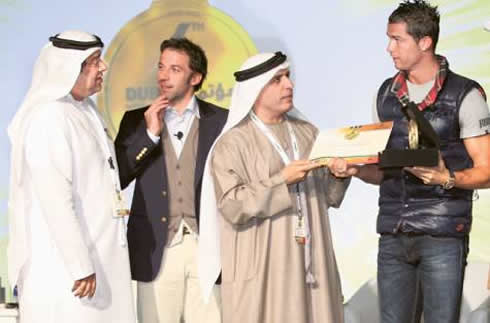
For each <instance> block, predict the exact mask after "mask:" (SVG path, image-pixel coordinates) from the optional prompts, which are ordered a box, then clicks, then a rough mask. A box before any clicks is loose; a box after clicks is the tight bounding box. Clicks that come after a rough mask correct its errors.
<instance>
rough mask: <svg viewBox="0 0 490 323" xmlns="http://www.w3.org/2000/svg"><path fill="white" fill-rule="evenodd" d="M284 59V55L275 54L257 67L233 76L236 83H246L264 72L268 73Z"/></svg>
mask: <svg viewBox="0 0 490 323" xmlns="http://www.w3.org/2000/svg"><path fill="white" fill-rule="evenodd" d="M286 58H287V57H286V55H284V54H283V53H281V52H276V54H275V55H274V56H273V57H271V58H269V59H268V60H266V61H265V62H263V63H261V64H259V65H257V66H254V67H251V68H249V69H246V70H243V71H238V72H235V73H234V74H233V75H234V76H235V80H236V81H237V82H242V81H246V80H248V79H251V78H252V77H256V76H258V75H260V74H264V73H265V72H268V71H270V70H272V69H273V68H275V67H277V66H279V65H281V64H282V63H284V62H285V61H286Z"/></svg>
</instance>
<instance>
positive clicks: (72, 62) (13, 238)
mask: <svg viewBox="0 0 490 323" xmlns="http://www.w3.org/2000/svg"><path fill="white" fill-rule="evenodd" d="M49 40H50V41H49V42H48V43H47V44H46V45H45V46H44V47H43V48H42V49H41V53H40V55H39V57H38V59H37V61H36V63H35V65H34V70H33V74H32V81H31V87H30V88H29V91H28V92H27V94H26V96H25V98H24V101H23V102H22V104H21V106H20V108H19V109H18V110H17V113H16V114H15V116H14V118H13V119H12V121H11V123H10V125H9V127H8V129H7V131H8V135H9V138H10V144H11V153H10V159H11V161H10V187H9V202H8V213H9V247H8V250H7V253H8V258H9V280H10V282H11V284H12V285H15V284H16V283H17V277H18V274H19V272H20V270H21V268H22V266H23V265H24V263H25V260H26V257H27V251H26V244H25V239H26V224H25V221H24V219H25V216H24V215H25V211H26V210H27V207H28V206H29V204H30V201H28V196H27V194H24V193H25V189H24V187H23V169H24V166H25V164H24V138H25V135H26V130H27V128H28V126H29V123H30V120H31V117H32V115H33V113H34V112H36V111H37V110H38V109H40V107H45V106H46V104H47V103H49V102H54V101H56V100H58V99H61V98H63V97H64V96H66V95H68V94H69V93H70V91H71V90H72V88H73V86H74V85H75V82H76V80H77V78H78V75H79V74H80V71H81V67H82V63H83V62H84V61H85V60H86V59H87V57H89V56H90V55H91V54H92V53H94V52H95V51H97V50H99V49H101V48H102V47H103V46H104V44H103V43H102V41H101V40H100V38H99V37H97V36H94V35H92V34H89V33H86V32H82V31H65V32H63V33H61V34H58V35H56V36H53V37H50V39H49ZM13 246H15V248H14V247H13Z"/></svg>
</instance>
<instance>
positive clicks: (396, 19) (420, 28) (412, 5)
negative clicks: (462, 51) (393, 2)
mask: <svg viewBox="0 0 490 323" xmlns="http://www.w3.org/2000/svg"><path fill="white" fill-rule="evenodd" d="M439 20H440V16H439V12H438V11H437V6H431V5H430V4H429V3H427V2H426V1H425V0H412V1H410V0H405V1H403V2H401V3H400V4H399V5H398V8H396V9H395V11H393V12H392V13H391V15H390V18H389V19H388V23H390V24H396V23H402V22H404V23H406V24H407V33H408V34H409V35H410V36H412V37H413V38H414V39H415V40H416V41H419V40H421V39H422V38H424V37H425V36H428V37H430V38H431V39H432V50H433V51H435V50H436V45H437V41H438V40H439Z"/></svg>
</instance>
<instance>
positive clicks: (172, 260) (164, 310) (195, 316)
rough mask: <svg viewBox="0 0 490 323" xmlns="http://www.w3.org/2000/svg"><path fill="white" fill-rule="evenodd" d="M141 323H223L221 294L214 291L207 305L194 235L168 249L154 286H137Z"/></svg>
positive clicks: (142, 284)
mask: <svg viewBox="0 0 490 323" xmlns="http://www.w3.org/2000/svg"><path fill="white" fill-rule="evenodd" d="M137 308H138V322H139V323H181V322H185V323H221V293H220V289H219V287H218V286H215V287H214V291H213V295H212V297H211V298H210V300H209V302H208V304H205V303H204V301H203V298H202V296H201V289H200V287H199V280H198V276H197V241H196V239H195V238H194V237H193V235H191V234H186V235H184V236H183V238H182V241H181V242H180V243H178V244H176V245H174V246H172V247H169V248H165V251H164V253H163V257H162V265H161V267H160V272H159V273H158V275H157V277H156V278H155V280H154V281H152V282H148V283H145V282H138V285H137Z"/></svg>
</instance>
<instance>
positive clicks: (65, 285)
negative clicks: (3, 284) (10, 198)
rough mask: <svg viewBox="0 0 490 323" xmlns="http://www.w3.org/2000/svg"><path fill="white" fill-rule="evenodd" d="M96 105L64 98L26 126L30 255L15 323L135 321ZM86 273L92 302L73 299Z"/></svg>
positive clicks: (20, 284) (39, 112)
mask: <svg viewBox="0 0 490 323" xmlns="http://www.w3.org/2000/svg"><path fill="white" fill-rule="evenodd" d="M94 107H95V106H94V104H93V102H92V101H91V100H90V99H86V100H84V101H82V102H78V101H75V100H74V99H73V98H72V97H71V96H70V95H68V96H66V97H64V98H62V99H60V100H58V101H56V102H53V103H50V104H47V105H45V106H43V107H41V108H39V109H37V110H36V112H35V115H33V116H32V119H31V121H30V123H29V127H28V130H27V136H26V139H25V142H24V144H25V162H24V163H25V165H24V167H25V171H26V172H25V175H26V176H25V177H24V179H23V181H24V182H23V187H24V190H25V191H24V195H25V196H26V197H27V199H26V203H27V205H28V211H27V212H26V219H25V221H24V222H25V223H26V227H27V228H26V229H27V241H26V243H27V248H28V250H30V252H29V253H28V256H27V263H26V264H25V265H24V266H23V267H22V271H21V273H20V275H19V280H18V287H19V304H20V319H21V323H27V322H43V323H58V322H60V323H61V322H63V323H64V322H70V323H77V322H80V323H82V322H83V323H86V322H100V323H108V322H117V323H126V322H127V323H130V322H131V323H133V322H135V315H134V307H133V297H132V290H131V277H130V269H129V257H128V250H127V247H126V246H125V245H123V244H124V242H125V239H126V238H125V235H124V229H123V227H124V223H123V222H122V220H121V219H117V218H115V217H113V215H114V214H115V202H114V193H115V187H114V180H113V178H112V177H111V172H113V171H112V170H111V168H110V167H109V162H108V160H107V153H108V152H110V154H111V155H112V160H113V161H114V163H115V160H116V158H115V154H114V148H113V144H112V140H111V139H110V138H109V137H108V136H105V137H106V138H102V136H100V135H98V134H99V133H100V134H103V133H104V132H103V131H102V132H100V130H101V128H102V127H103V124H102V122H101V119H100V116H98V115H93V114H92V111H91V110H90V109H94ZM94 111H95V110H94ZM108 143H109V145H107V144H108ZM104 145H105V146H104ZM107 147H109V149H107ZM116 166H117V165H116ZM92 273H95V274H96V280H97V288H96V292H95V296H94V297H93V298H92V299H88V298H83V299H79V298H77V297H75V296H73V293H72V291H71V289H72V286H73V284H74V282H75V280H78V279H81V278H84V277H87V276H89V275H91V274H92Z"/></svg>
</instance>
